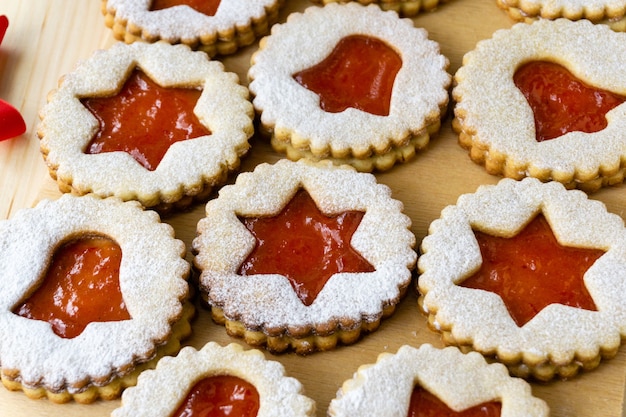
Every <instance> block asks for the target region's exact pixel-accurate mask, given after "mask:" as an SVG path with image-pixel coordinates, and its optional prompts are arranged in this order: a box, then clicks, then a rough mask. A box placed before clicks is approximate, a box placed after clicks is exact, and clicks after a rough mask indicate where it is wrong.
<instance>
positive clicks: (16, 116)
mask: <svg viewBox="0 0 626 417" xmlns="http://www.w3.org/2000/svg"><path fill="white" fill-rule="evenodd" d="M24 132H26V123H25V122H24V118H23V117H22V115H21V114H20V112H19V111H17V109H16V108H15V107H13V106H12V105H10V104H9V103H7V102H6V101H4V100H2V99H0V141H1V140H5V139H11V138H14V137H16V136H19V135H21V134H22V133H24Z"/></svg>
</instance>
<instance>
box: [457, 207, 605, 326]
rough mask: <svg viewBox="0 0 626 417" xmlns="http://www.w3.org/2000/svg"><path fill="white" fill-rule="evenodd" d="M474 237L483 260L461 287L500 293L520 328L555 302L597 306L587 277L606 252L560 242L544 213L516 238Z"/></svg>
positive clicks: (477, 235) (569, 304)
mask: <svg viewBox="0 0 626 417" xmlns="http://www.w3.org/2000/svg"><path fill="white" fill-rule="evenodd" d="M475 235H476V239H477V240H478V244H479V246H480V253H481V255H482V259H483V262H482V265H481V267H480V270H479V271H478V272H477V273H476V274H474V275H473V276H471V277H469V278H467V279H466V280H464V281H463V282H462V283H461V284H460V285H461V286H463V287H468V288H478V289H483V290H487V291H491V292H494V293H496V294H498V295H499V296H500V297H501V298H502V300H503V301H504V304H505V305H506V307H507V309H508V311H509V313H510V314H511V317H512V318H513V320H514V321H515V322H516V323H517V325H518V326H520V327H521V326H523V325H524V324H526V323H527V322H528V321H530V320H531V319H532V318H533V317H534V316H535V315H536V314H538V313H539V312H540V311H541V310H543V309H544V308H545V307H546V306H548V305H550V304H553V303H559V304H564V305H567V306H572V307H578V308H582V309H585V310H592V311H595V310H596V306H595V303H594V301H593V299H592V298H591V296H590V295H589V292H588V291H587V288H586V287H585V284H584V282H583V276H584V274H585V272H586V271H587V270H588V269H589V267H591V265H592V264H593V263H594V262H595V261H596V260H597V259H598V258H599V257H600V256H602V255H603V254H604V252H603V251H602V250H599V249H584V248H575V247H566V246H563V245H561V244H559V243H558V241H557V240H556V238H555V236H554V234H553V233H552V229H551V228H550V225H549V224H548V222H547V220H546V219H545V217H544V216H543V215H541V214H540V215H538V216H536V217H535V218H534V219H533V220H532V221H531V222H530V223H529V224H528V225H527V226H526V227H525V228H524V229H523V230H522V231H521V232H520V233H518V234H517V235H516V236H514V237H512V238H502V237H494V236H491V235H488V234H486V233H482V232H478V231H476V232H475Z"/></svg>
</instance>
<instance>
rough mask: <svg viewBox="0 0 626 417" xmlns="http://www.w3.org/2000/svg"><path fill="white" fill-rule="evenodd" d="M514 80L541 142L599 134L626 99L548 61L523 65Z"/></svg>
mask: <svg viewBox="0 0 626 417" xmlns="http://www.w3.org/2000/svg"><path fill="white" fill-rule="evenodd" d="M513 81H514V82H515V85H516V86H517V88H519V89H520V91H521V92H522V94H524V97H526V100H527V101H528V104H529V105H530V107H531V108H532V110H533V113H534V115H535V132H536V140H537V141H538V142H542V141H544V140H550V139H554V138H557V137H559V136H561V135H564V134H565V133H568V132H574V131H580V132H586V133H594V132H598V131H600V130H602V129H604V128H605V127H606V126H607V120H606V113H607V112H608V111H609V110H612V109H613V108H614V107H616V106H618V105H620V104H622V103H623V102H624V100H625V99H626V97H622V96H619V95H617V94H613V93H611V92H610V91H605V90H600V89H597V88H594V87H591V86H588V85H586V84H585V83H583V82H582V81H580V80H578V79H576V77H574V75H573V74H572V73H571V72H569V71H568V70H567V69H566V68H565V67H563V66H561V65H559V64H555V63H553V62H547V61H531V62H529V63H527V64H525V65H523V66H522V67H520V68H518V70H517V71H516V72H515V75H514V77H513Z"/></svg>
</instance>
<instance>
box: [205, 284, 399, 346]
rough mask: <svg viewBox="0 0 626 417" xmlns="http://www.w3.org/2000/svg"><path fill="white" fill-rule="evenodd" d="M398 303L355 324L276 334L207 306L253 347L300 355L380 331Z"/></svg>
mask: <svg viewBox="0 0 626 417" xmlns="http://www.w3.org/2000/svg"><path fill="white" fill-rule="evenodd" d="M407 288H408V286H407V287H405V288H403V289H402V293H401V295H400V298H402V297H404V295H405V294H406V291H407ZM206 304H207V303H206V301H205V305H206ZM396 305H397V303H396V304H391V305H388V306H387V307H385V308H383V312H382V316H381V317H375V318H373V319H372V320H363V321H361V322H360V323H355V322H353V321H352V320H349V319H348V320H346V321H345V323H342V325H344V326H345V327H346V328H331V329H325V328H323V327H319V328H314V329H313V330H311V329H289V330H288V331H285V332H283V333H280V330H279V331H278V332H276V333H278V334H276V335H274V334H268V332H266V331H259V330H254V329H250V328H248V327H246V325H245V324H244V323H242V322H240V321H236V320H229V319H228V318H226V316H225V315H224V311H223V310H222V309H221V308H219V307H211V306H210V305H206V307H207V308H208V309H210V310H211V318H212V319H213V321H214V322H215V323H217V324H221V325H223V326H225V328H226V333H228V335H230V336H233V337H237V338H240V339H243V340H244V341H245V342H246V343H247V344H249V345H250V346H254V347H257V348H265V349H266V350H268V351H270V352H272V353H282V352H286V351H294V352H296V353H297V354H299V355H308V354H311V353H313V352H318V351H320V352H321V351H327V350H332V349H334V348H335V347H337V346H338V345H351V344H354V343H356V342H358V341H359V339H360V338H361V336H362V335H364V334H366V333H371V332H374V331H376V330H377V329H378V327H379V326H380V323H381V321H382V320H383V319H386V318H388V317H390V316H391V315H393V313H394V312H395V310H396ZM329 330H330V331H329ZM291 331H292V332H291ZM290 333H294V334H290Z"/></svg>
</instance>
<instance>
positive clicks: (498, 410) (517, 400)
mask: <svg viewBox="0 0 626 417" xmlns="http://www.w3.org/2000/svg"><path fill="white" fill-rule="evenodd" d="M417 410H420V411H421V413H419V414H418V413H417ZM470 410H471V411H473V412H474V414H471V413H470ZM478 410H480V412H479V411H478ZM437 412H439V414H437ZM453 412H456V413H461V412H466V413H468V414H467V415H470V414H471V415H476V416H478V415H480V416H485V417H487V416H490V417H491V416H493V417H547V416H548V415H549V409H548V406H547V404H546V403H545V401H543V400H541V399H539V398H536V397H533V395H532V391H531V387H530V385H529V384H528V383H527V382H526V381H524V380H523V379H519V378H513V377H511V376H510V375H509V373H508V371H507V369H506V367H504V366H502V365H501V364H498V363H492V364H488V363H487V361H485V359H484V358H483V357H482V356H481V355H480V354H478V353H476V352H469V353H466V354H463V353H461V351H459V350H458V349H457V348H455V347H447V348H444V349H437V348H435V347H433V346H432V345H429V344H423V345H421V346H420V347H419V348H416V347H412V346H408V345H404V346H402V347H400V349H398V352H397V353H395V354H392V353H381V354H380V355H379V356H378V359H377V361H376V363H375V364H368V365H363V366H361V367H359V369H358V371H357V372H356V373H355V374H354V376H353V377H352V379H349V380H347V381H345V382H344V383H343V385H342V387H341V390H339V392H338V394H337V397H336V398H335V399H333V400H332V401H331V403H330V407H329V408H328V415H329V417H352V416H366V415H376V416H379V417H390V416H413V415H424V416H425V415H429V416H431V415H432V416H435V415H446V416H448V415H450V416H451V415H456V414H453ZM462 415H466V414H462Z"/></svg>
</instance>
